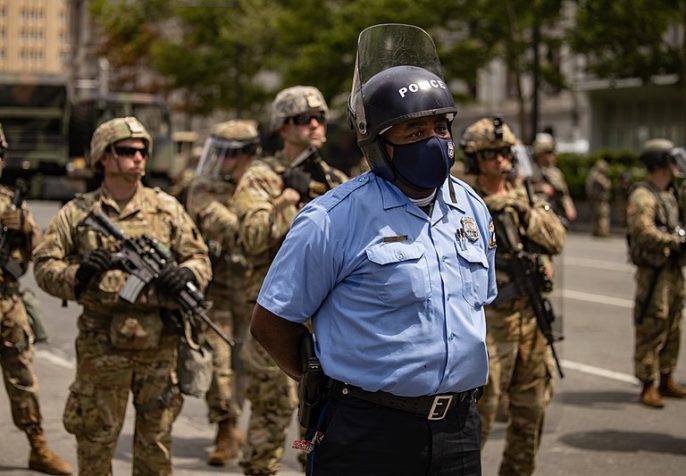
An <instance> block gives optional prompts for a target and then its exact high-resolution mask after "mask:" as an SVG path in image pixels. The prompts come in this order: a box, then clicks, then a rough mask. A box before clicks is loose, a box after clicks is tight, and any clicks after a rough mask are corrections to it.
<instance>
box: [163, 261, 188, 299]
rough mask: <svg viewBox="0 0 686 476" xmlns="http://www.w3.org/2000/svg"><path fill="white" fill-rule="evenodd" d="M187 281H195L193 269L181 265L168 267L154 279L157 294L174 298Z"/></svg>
mask: <svg viewBox="0 0 686 476" xmlns="http://www.w3.org/2000/svg"><path fill="white" fill-rule="evenodd" d="M188 282H192V283H195V275H194V274H193V271H191V270H190V269H189V268H185V267H183V266H178V267H169V268H167V269H165V270H164V271H162V273H160V276H159V277H158V278H157V280H156V281H155V289H156V290H157V295H158V296H160V297H163V298H167V299H175V298H176V297H177V296H178V295H179V293H181V291H183V290H184V289H186V283H188Z"/></svg>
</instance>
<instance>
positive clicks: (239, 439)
mask: <svg viewBox="0 0 686 476" xmlns="http://www.w3.org/2000/svg"><path fill="white" fill-rule="evenodd" d="M243 440H244V438H243V433H241V431H240V430H239V429H238V426H237V425H236V419H235V418H229V419H227V420H222V421H220V422H219V424H218V425H217V438H215V440H214V449H213V450H212V452H211V453H210V457H209V458H208V459H207V464H209V465H211V466H225V465H226V464H227V463H228V462H229V461H231V460H232V459H234V458H236V457H237V456H238V451H239V450H240V447H241V445H242V444H243Z"/></svg>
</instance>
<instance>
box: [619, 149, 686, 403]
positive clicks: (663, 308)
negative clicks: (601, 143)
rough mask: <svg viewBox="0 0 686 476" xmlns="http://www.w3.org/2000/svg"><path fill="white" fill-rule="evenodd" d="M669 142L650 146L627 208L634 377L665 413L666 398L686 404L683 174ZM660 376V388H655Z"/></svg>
mask: <svg viewBox="0 0 686 476" xmlns="http://www.w3.org/2000/svg"><path fill="white" fill-rule="evenodd" d="M673 150H674V145H673V144H672V143H671V142H670V141H668V140H666V139H653V140H650V141H648V142H646V143H645V145H644V147H643V151H642V152H641V155H640V157H639V159H640V160H641V162H643V164H644V165H645V166H646V168H647V169H648V177H647V180H646V181H644V182H640V183H638V184H636V185H635V186H634V187H633V189H632V191H631V193H630V195H629V204H628V206H627V226H628V238H629V243H630V246H629V252H630V256H631V260H632V262H633V263H634V264H635V265H636V278H635V279H636V297H635V300H634V325H635V330H636V345H635V349H634V372H635V375H636V377H637V378H638V379H639V380H640V381H641V382H642V383H643V389H642V391H641V397H640V401H641V403H643V404H644V405H647V406H649V407H653V408H662V407H663V406H664V403H663V401H662V397H674V398H686V389H684V388H682V387H680V386H679V385H678V384H677V383H676V382H675V381H674V377H673V374H674V370H675V368H676V363H677V360H678V357H679V344H680V340H681V317H682V308H683V304H684V276H683V273H682V270H681V267H682V265H683V261H684V257H683V256H684V255H683V253H684V249H686V247H685V246H684V236H683V229H682V228H681V223H682V222H681V220H682V217H681V216H680V213H679V202H678V197H677V192H676V189H675V186H674V183H673V179H674V177H675V175H680V174H681V172H680V171H679V170H678V168H677V161H676V158H675V156H674V155H673V153H672V151H673ZM658 374H659V384H658V386H657V387H656V386H655V383H656V381H657V377H658Z"/></svg>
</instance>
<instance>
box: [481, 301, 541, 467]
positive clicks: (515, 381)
mask: <svg viewBox="0 0 686 476" xmlns="http://www.w3.org/2000/svg"><path fill="white" fill-rule="evenodd" d="M486 325H487V345H488V355H489V377H488V384H487V385H486V388H485V389H484V394H483V396H482V397H481V399H480V400H479V414H480V416H481V445H482V448H483V445H484V444H485V443H486V440H487V439H488V435H489V433H490V430H491V427H492V426H493V422H494V420H495V417H496V413H497V410H498V401H499V399H500V397H501V396H502V395H503V394H505V395H506V396H507V397H509V401H510V405H509V410H510V420H509V423H508V427H507V435H506V438H505V451H504V453H503V459H502V462H501V464H500V474H501V475H507V476H512V475H530V474H532V473H533V471H534V468H535V460H536V452H537V450H538V446H539V443H540V438H541V432H542V430H543V420H544V416H545V408H546V406H547V404H548V403H549V401H550V399H551V398H552V392H553V386H552V384H553V381H552V356H551V355H550V349H548V346H547V345H546V340H545V338H544V337H543V335H542V334H541V333H540V331H538V328H537V327H536V319H535V317H534V316H533V312H532V311H531V310H530V309H524V310H523V311H520V312H515V313H509V314H508V313H498V312H497V311H495V310H492V309H491V310H489V312H487V314H486Z"/></svg>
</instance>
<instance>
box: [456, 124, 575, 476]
mask: <svg viewBox="0 0 686 476" xmlns="http://www.w3.org/2000/svg"><path fill="white" fill-rule="evenodd" d="M516 142H517V140H516V138H515V136H514V134H513V133H512V131H511V129H510V127H509V126H508V125H507V124H505V123H504V122H503V121H502V119H501V118H499V117H495V118H484V119H481V120H479V121H477V122H475V123H474V124H472V125H470V126H469V127H467V129H466V130H465V132H464V134H463V135H462V139H461V142H460V145H461V147H462V150H463V152H464V156H465V161H466V164H467V172H468V173H471V174H475V175H476V184H475V189H476V191H477V192H478V193H479V194H480V195H481V197H483V199H484V201H485V202H486V206H487V207H488V209H489V211H490V212H491V214H492V215H493V219H494V223H495V227H494V228H495V229H494V232H495V235H496V236H497V237H498V240H497V241H498V247H497V250H496V279H497V283H498V296H497V298H496V299H495V301H493V303H492V304H490V305H488V306H486V329H487V343H488V353H489V357H490V359H489V370H490V372H489V377H488V384H487V385H486V388H485V390H484V395H483V397H482V398H481V400H480V401H479V412H480V415H481V445H482V446H483V445H484V444H485V442H486V440H487V439H488V435H489V432H490V430H491V427H492V425H493V421H494V419H495V416H496V412H497V408H498V401H499V399H500V397H501V395H502V394H505V395H506V396H507V397H509V402H510V403H509V413H510V420H509V425H508V429H507V437H506V441H505V451H504V454H503V460H502V462H501V465H500V474H501V475H530V474H532V473H533V471H534V467H535V455H536V451H537V450H538V446H539V443H540V437H541V432H542V428H543V417H544V415H545V408H546V405H547V404H548V401H549V399H550V396H551V395H552V385H553V380H552V379H553V369H552V358H551V354H550V348H549V346H548V345H547V341H546V338H545V337H544V335H543V334H542V332H541V331H540V329H539V328H538V327H537V322H536V316H535V313H534V310H533V308H532V306H531V303H530V300H529V297H528V296H526V295H524V294H522V292H521V290H520V289H521V288H520V287H519V286H518V283H517V282H516V280H515V278H514V276H513V275H512V273H511V271H512V270H513V269H514V268H513V266H512V261H511V260H512V259H513V256H514V255H515V253H517V252H519V251H521V250H514V249H508V247H507V242H508V241H512V236H513V235H514V237H515V238H516V240H517V241H518V242H521V243H522V244H524V245H525V247H526V249H527V252H528V253H527V255H528V256H527V257H528V259H531V260H532V262H533V263H536V264H537V271H538V272H541V273H544V276H543V279H542V281H547V282H548V283H550V280H551V278H552V271H551V269H552V267H551V266H550V261H546V260H542V259H541V258H545V257H546V256H548V255H554V254H557V253H559V252H560V251H561V250H562V246H563V244H564V239H565V228H564V226H563V225H562V223H561V222H560V220H559V219H558V218H557V216H556V215H555V213H554V212H553V211H552V209H551V208H550V206H549V205H548V204H547V202H545V201H543V200H540V199H536V198H534V201H533V203H530V199H529V197H528V196H527V192H526V190H525V188H524V186H523V185H522V184H520V183H518V182H517V181H516V180H513V179H512V177H513V174H512V167H513V151H512V147H513V146H514V145H515V144H516ZM501 237H508V238H509V240H506V239H501ZM549 290H550V289H546V290H545V291H549ZM537 291H538V292H542V291H544V290H543V289H539V290H537Z"/></svg>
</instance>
